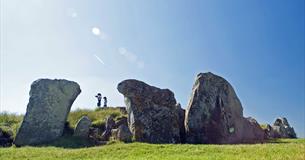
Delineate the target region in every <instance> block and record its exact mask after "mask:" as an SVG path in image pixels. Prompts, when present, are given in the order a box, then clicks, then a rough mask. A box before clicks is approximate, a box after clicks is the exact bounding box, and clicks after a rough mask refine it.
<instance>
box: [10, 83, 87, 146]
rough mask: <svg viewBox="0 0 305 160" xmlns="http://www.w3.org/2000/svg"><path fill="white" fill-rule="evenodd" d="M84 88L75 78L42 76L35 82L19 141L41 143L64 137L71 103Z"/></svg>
mask: <svg viewBox="0 0 305 160" xmlns="http://www.w3.org/2000/svg"><path fill="white" fill-rule="evenodd" d="M80 92H81V90H80V86H79V85H78V84H77V83H76V82H72V81H67V80H50V79H39V80H37V81H35V82H33V83H32V85H31V91H30V100H29V103H28V106H27V111H26V114H25V117H24V119H23V122H22V125H21V127H20V128H19V131H18V133H17V136H16V139H15V144H16V145H17V146H23V145H37V144H43V143H47V142H50V141H53V140H55V139H57V138H58V137H60V136H61V135H62V134H63V130H64V127H65V122H66V120H67V116H68V114H69V112H70V109H71V106H72V104H73V102H74V100H75V99H76V97H77V96H78V95H79V94H80Z"/></svg>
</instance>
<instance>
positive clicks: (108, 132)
mask: <svg viewBox="0 0 305 160" xmlns="http://www.w3.org/2000/svg"><path fill="white" fill-rule="evenodd" d="M114 127H115V121H114V120H113V116H112V115H110V116H108V117H107V118H106V127H105V131H104V132H103V134H102V138H101V139H102V140H103V141H108V140H109V138H110V136H111V130H112V129H113V128H114Z"/></svg>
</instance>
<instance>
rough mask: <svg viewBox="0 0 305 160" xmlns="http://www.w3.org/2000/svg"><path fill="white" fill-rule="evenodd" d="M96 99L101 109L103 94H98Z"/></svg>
mask: <svg viewBox="0 0 305 160" xmlns="http://www.w3.org/2000/svg"><path fill="white" fill-rule="evenodd" d="M95 97H96V98H97V106H98V107H101V100H102V94H101V93H98V94H97V95H96V96H95Z"/></svg>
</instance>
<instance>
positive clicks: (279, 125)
mask: <svg viewBox="0 0 305 160" xmlns="http://www.w3.org/2000/svg"><path fill="white" fill-rule="evenodd" d="M272 129H273V131H274V132H275V133H274V137H273V138H297V135H296V133H295V132H294V129H293V127H291V126H290V125H289V123H288V121H287V119H286V118H285V117H279V118H277V119H276V120H275V122H274V124H273V126H272Z"/></svg>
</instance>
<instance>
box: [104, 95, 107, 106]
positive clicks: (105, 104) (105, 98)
mask: <svg viewBox="0 0 305 160" xmlns="http://www.w3.org/2000/svg"><path fill="white" fill-rule="evenodd" d="M104 107H107V97H104Z"/></svg>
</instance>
